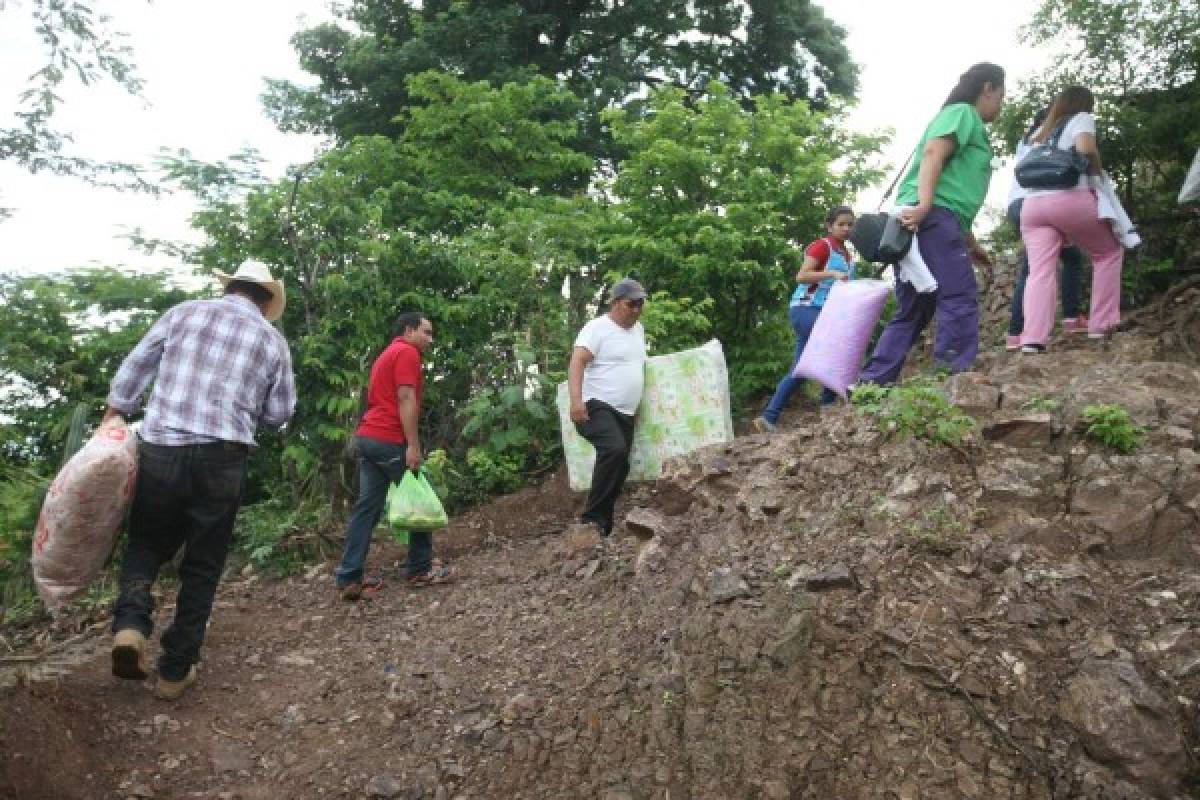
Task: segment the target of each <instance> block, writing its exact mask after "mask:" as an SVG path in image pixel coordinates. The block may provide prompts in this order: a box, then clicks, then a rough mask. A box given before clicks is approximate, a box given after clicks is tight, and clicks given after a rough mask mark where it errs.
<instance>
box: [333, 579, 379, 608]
mask: <svg viewBox="0 0 1200 800" xmlns="http://www.w3.org/2000/svg"><path fill="white" fill-rule="evenodd" d="M382 588H383V578H363V579H362V580H361V581H354V582H353V583H347V584H346V585H345V586H343V587H342V590H341V593H342V599H343V600H345V601H346V602H347V603H357V602H358V601H359V600H360V599H362V596H363V594H374V593H375V592H377V591H379V590H380V589H382Z"/></svg>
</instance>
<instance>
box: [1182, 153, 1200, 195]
mask: <svg viewBox="0 0 1200 800" xmlns="http://www.w3.org/2000/svg"><path fill="white" fill-rule="evenodd" d="M1197 201H1200V150H1197V151H1196V157H1195V158H1193V159H1192V168H1191V169H1189V170H1188V174H1187V177H1186V178H1184V179H1183V187H1182V188H1181V189H1180V190H1179V204H1180V205H1183V204H1184V203H1195V202H1197Z"/></svg>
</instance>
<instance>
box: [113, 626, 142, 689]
mask: <svg viewBox="0 0 1200 800" xmlns="http://www.w3.org/2000/svg"><path fill="white" fill-rule="evenodd" d="M112 672H113V675H116V676H117V677H118V678H124V679H125V680H127V681H144V680H146V678H147V677H148V676H149V675H150V670H149V668H147V666H146V637H145V636H144V635H142V632H141V631H139V630H136V629H134V628H123V629H122V630H119V631H117V635H116V636H114V637H113V646H112Z"/></svg>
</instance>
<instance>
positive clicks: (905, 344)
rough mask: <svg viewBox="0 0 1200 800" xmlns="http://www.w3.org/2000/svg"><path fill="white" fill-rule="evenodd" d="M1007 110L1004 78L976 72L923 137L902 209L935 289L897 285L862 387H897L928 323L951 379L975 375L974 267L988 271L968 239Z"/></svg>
mask: <svg viewBox="0 0 1200 800" xmlns="http://www.w3.org/2000/svg"><path fill="white" fill-rule="evenodd" d="M1003 103H1004V70H1003V69H1002V68H1000V67H998V66H996V65H995V64H986V63H984V64H976V65H975V66H973V67H971V68H970V69H968V70H967V71H966V72H964V73H963V75H962V77H960V78H959V79H958V85H957V86H955V87H954V90H953V91H951V92H950V96H949V97H948V98H946V102H945V104H944V105H943V106H942V110H941V111H939V112H938V114H937V116H936V117H934V118H933V121H932V122H930V123H929V126H928V127H927V128H926V129H925V133H924V135H923V136H922V137H921V141H920V143H919V144H918V145H917V151H916V158H914V159H913V161H914V163H913V165H912V168H911V169H910V170H909V171H908V174H907V175H906V176H905V178H904V181H903V183H901V184H900V193H899V195H898V202H899V203H900V204H901V205H905V206H910V207H909V208H906V209H904V210H903V211H901V212H900V220H901V222H902V223H903V224H904V226H905V227H906V228H908V229H909V230H912V231H916V233H917V246H918V249H919V250H920V253H921V256H922V257H923V258H924V259H925V263H926V265H927V266H928V267H929V271H930V272H931V273H932V274H933V277H934V278H935V279H936V280H937V282H938V288H937V290H936V291H934V292H930V293H928V294H919V293H918V292H917V290H916V289H914V288H913V287H912V285H911V284H908V283H904V282H897V284H896V300H897V310H896V316H894V317H893V318H892V320H891V322H889V323H888V324H887V327H886V328H884V330H883V334H882V335H881V336H880V337H879V343H878V344H877V345H875V352H874V353H872V355H871V360H870V361H869V362H867V366H866V367H865V368H864V369H863V373H862V380H863V381H867V382H871V383H895V381H896V380H897V378H899V377H900V371H901V370H902V369H903V368H904V360H905V359H906V358H907V357H908V351H909V350H910V349H911V348H912V346H913V345H914V344H915V343H916V341H917V339H918V337H920V335H921V332H922V331H923V330H925V326H926V325H928V324H929V321H930V320H931V319H935V318H936V320H937V334H936V336H935V338H934V344H933V357H934V360H935V361H936V362H937V363H938V364H939V365H941V366H945V367H949V368H950V369H951V370H952V371H954V372H962V371H964V370H967V369H969V368H970V367H971V364H972V363H973V362H974V361H975V355H976V354H977V353H978V352H979V297H978V287H977V285H976V283H975V269H974V267H973V266H972V264H971V262H972V260H974V261H977V262H979V263H981V264H988V265H990V264H991V259H990V258H989V257H988V255H987V253H985V252H984V251H983V249H982V248H981V247H980V246H979V243H978V242H976V241H975V237H974V236H972V235H971V223H972V222H974V221H975V215H976V214H978V213H979V209H980V207H981V206H982V205H983V199H984V196H985V195H986V194H987V190H988V184H989V183H990V182H991V179H992V158H993V156H992V148H991V144H990V143H989V142H988V136H987V129H986V128H985V127H984V125H985V123H988V122H992V121H994V120H995V119H996V117H997V116H999V114H1000V108H1001V106H1002V105H1003Z"/></svg>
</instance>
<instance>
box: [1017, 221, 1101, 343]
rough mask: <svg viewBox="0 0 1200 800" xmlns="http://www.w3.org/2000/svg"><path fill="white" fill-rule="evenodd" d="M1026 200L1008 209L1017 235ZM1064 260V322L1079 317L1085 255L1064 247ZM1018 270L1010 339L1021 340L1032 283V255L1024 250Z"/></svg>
mask: <svg viewBox="0 0 1200 800" xmlns="http://www.w3.org/2000/svg"><path fill="white" fill-rule="evenodd" d="M1024 203H1025V201H1024V199H1021V200H1015V201H1013V204H1012V205H1010V206H1009V207H1008V214H1007V216H1008V222H1009V224H1010V225H1012V226H1013V227H1014V228H1016V229H1017V231H1020V230H1021V206H1022V205H1024ZM1058 257H1059V258H1060V259H1062V281H1061V283H1060V286H1061V287H1062V289H1061V291H1062V315H1063V319H1073V318H1075V317H1077V316H1079V303H1080V300H1081V295H1082V294H1083V289H1082V286H1081V284H1082V282H1083V253H1082V252H1081V251H1080V249H1079V248H1078V247H1075V246H1074V245H1071V246H1070V247H1064V248H1063V249H1062V251H1061V252H1060V253H1059V254H1058ZM1019 258H1020V262H1019V264H1018V267H1017V282H1016V284H1015V285H1014V286H1013V296H1012V312H1011V314H1010V315H1009V318H1008V335H1009V336H1020V335H1021V332H1022V331H1023V330H1025V281H1026V280H1028V279H1029V255H1028V254H1027V253H1026V252H1025V248H1024V247H1022V248H1021V255H1020V257H1019Z"/></svg>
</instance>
